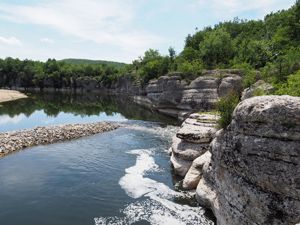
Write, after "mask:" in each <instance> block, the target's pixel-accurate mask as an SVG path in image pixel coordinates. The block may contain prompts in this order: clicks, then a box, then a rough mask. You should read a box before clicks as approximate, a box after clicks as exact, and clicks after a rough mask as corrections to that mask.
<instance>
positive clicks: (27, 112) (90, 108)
mask: <svg viewBox="0 0 300 225" xmlns="http://www.w3.org/2000/svg"><path fill="white" fill-rule="evenodd" d="M28 95H29V96H30V97H29V98H27V99H20V100H17V101H14V102H7V103H3V104H2V107H0V132H4V131H11V130H18V129H27V128H32V127H35V126H47V125H53V124H64V123H86V122H96V121H126V120H128V119H130V120H146V121H159V122H164V123H168V124H176V121H175V120H173V119H172V118H169V117H166V116H163V115H160V114H158V113H156V112H153V111H151V110H149V109H145V108H143V107H141V106H139V105H137V104H135V103H133V102H132V101H130V100H128V98H125V97H122V96H108V95H97V94H91V93H90V94H85V95H81V94H62V93H51V94H49V93H28Z"/></svg>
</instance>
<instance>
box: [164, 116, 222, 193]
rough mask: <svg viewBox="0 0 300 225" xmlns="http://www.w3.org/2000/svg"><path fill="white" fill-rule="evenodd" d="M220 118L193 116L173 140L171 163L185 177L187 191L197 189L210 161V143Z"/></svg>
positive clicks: (184, 123)
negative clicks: (205, 165)
mask: <svg viewBox="0 0 300 225" xmlns="http://www.w3.org/2000/svg"><path fill="white" fill-rule="evenodd" d="M218 118H219V116H218V115H216V114H208V113H201V114H198V113H195V114H192V115H190V117H189V118H187V119H186V120H185V121H184V122H183V124H182V126H181V128H180V130H179V131H178V132H177V134H176V136H175V137H174V138H173V144H172V147H171V149H170V152H171V163H172V165H173V167H174V172H175V173H176V174H178V175H180V176H183V177H185V178H184V181H183V187H184V188H186V189H195V188H196V187H197V184H198V182H199V180H200V177H201V173H202V167H203V166H204V164H205V162H206V161H209V159H210V153H209V149H210V142H211V141H212V139H213V138H214V136H215V133H216V132H217V129H216V121H217V120H218Z"/></svg>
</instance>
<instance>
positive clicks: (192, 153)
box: [172, 136, 209, 161]
mask: <svg viewBox="0 0 300 225" xmlns="http://www.w3.org/2000/svg"><path fill="white" fill-rule="evenodd" d="M208 150H209V144H207V143H204V144H194V143H190V142H187V141H184V140H182V139H180V138H178V137H176V136H175V137H173V140H172V152H173V154H174V155H175V156H176V157H178V158H181V159H183V160H188V161H193V160H194V159H196V158H198V157H199V156H201V155H202V154H204V153H205V152H206V151H208Z"/></svg>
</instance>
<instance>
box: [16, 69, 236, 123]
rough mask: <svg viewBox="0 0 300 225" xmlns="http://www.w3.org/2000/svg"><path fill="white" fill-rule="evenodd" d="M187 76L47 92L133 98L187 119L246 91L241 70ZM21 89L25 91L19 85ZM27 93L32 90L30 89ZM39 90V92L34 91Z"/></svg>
mask: <svg viewBox="0 0 300 225" xmlns="http://www.w3.org/2000/svg"><path fill="white" fill-rule="evenodd" d="M182 77H186V76H185V74H183V73H170V74H167V75H165V76H162V77H159V78H158V79H154V80H151V81H149V83H148V84H141V83H137V82H136V81H134V80H132V78H131V77H130V76H128V77H126V76H124V77H121V78H119V79H118V80H116V81H114V82H113V83H112V84H109V85H107V84H104V83H101V82H100V83H99V82H98V81H96V80H93V79H92V80H78V81H76V87H73V88H66V87H62V88H61V89H55V88H53V84H51V83H49V84H48V83H47V85H46V84H45V85H44V86H45V87H44V89H43V91H50V92H51V91H62V92H76V93H81V92H83V93H84V92H93V93H103V94H113V95H122V96H128V97H130V98H131V99H132V100H133V101H134V102H136V103H137V104H140V105H143V106H145V107H148V108H151V109H154V110H157V111H159V112H160V113H162V114H165V115H169V116H172V117H175V118H179V119H182V118H185V117H186V115H188V114H190V113H192V112H198V111H207V110H210V109H212V108H214V105H215V103H216V102H217V101H218V99H219V98H220V97H223V96H225V95H227V94H228V93H229V92H232V91H237V92H241V91H242V73H241V71H239V70H208V71H203V73H202V74H201V75H200V76H199V77H198V78H196V79H194V80H191V81H186V80H184V79H183V78H182ZM13 88H16V89H18V90H24V88H22V87H19V86H15V87H13ZM33 89H34V88H33ZM27 90H32V89H30V88H27ZM34 90H36V89H34Z"/></svg>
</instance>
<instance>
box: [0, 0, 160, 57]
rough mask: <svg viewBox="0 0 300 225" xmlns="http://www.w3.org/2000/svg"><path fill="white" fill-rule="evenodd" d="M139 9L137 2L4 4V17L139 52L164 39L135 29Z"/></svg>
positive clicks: (93, 0) (98, 0)
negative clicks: (133, 26) (133, 25)
mask: <svg viewBox="0 0 300 225" xmlns="http://www.w3.org/2000/svg"><path fill="white" fill-rule="evenodd" d="M136 5H138V3H137V2H136V1H134V0H110V1H106V0H85V1H82V0H60V1H59V0H53V1H48V2H43V3H40V4H36V5H15V4H0V15H1V17H2V18H4V19H7V20H10V21H14V22H18V23H27V24H36V25H42V26H47V27H51V28H53V29H55V30H58V31H60V32H61V33H63V34H67V35H70V36H73V37H77V38H79V39H80V40H85V41H93V42H95V43H97V44H105V45H106V44H111V45H114V46H117V47H119V48H121V49H123V50H127V51H134V52H138V51H141V50H144V49H146V48H149V47H151V46H153V45H155V44H160V43H161V42H162V41H163V39H162V38H161V37H159V36H157V35H155V34H152V33H149V32H147V31H145V30H139V29H133V28H132V26H131V25H132V23H133V22H134V19H135V14H136V10H137V6H136Z"/></svg>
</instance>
